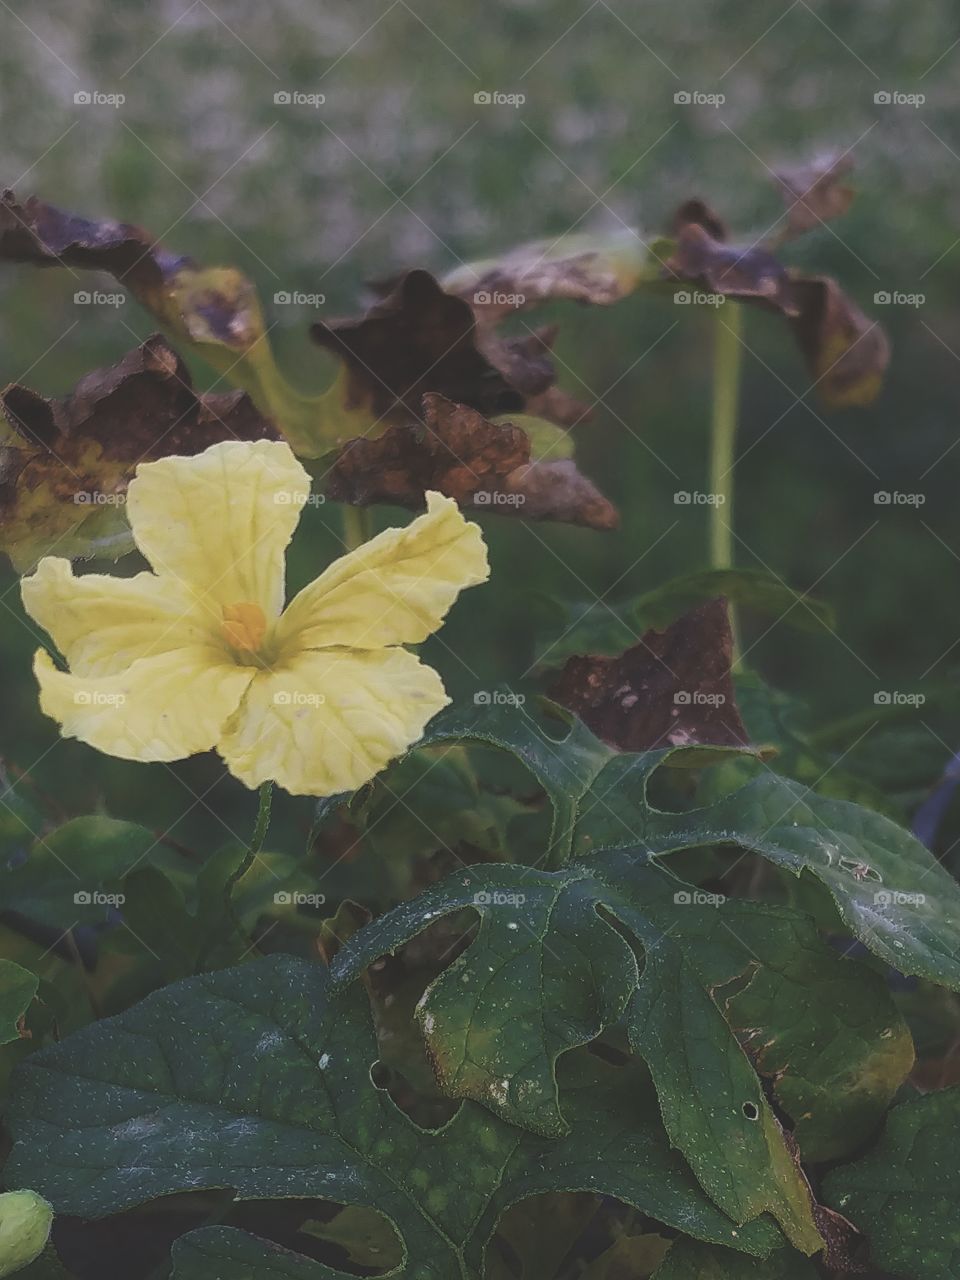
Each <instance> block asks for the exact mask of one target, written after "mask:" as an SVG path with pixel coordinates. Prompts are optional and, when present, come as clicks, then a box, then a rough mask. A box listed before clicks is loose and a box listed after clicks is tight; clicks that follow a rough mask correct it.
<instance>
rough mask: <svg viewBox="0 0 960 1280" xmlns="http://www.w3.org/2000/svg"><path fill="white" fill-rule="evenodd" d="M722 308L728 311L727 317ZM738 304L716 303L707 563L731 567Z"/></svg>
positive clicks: (736, 413)
mask: <svg viewBox="0 0 960 1280" xmlns="http://www.w3.org/2000/svg"><path fill="white" fill-rule="evenodd" d="M725 312H728V313H730V319H729V320H728V319H727V316H726V315H725V314H724V313H725ZM740 321H741V310H740V307H739V306H737V305H736V304H734V306H732V307H718V308H717V319H716V331H715V337H714V347H713V418H712V422H711V429H710V489H709V491H710V493H711V494H713V496H714V501H713V503H712V504H711V506H710V567H711V569H730V568H732V567H733V495H734V486H733V469H734V449H735V447H736V441H737V417H738V414H739V408H740V362H741V353H742V346H741V343H740Z"/></svg>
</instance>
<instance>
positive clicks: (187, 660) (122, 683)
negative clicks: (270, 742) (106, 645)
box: [33, 645, 256, 761]
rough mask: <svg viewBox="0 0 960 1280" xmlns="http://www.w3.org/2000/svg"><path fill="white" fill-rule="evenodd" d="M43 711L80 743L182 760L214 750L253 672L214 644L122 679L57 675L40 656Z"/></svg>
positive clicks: (143, 662)
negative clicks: (199, 752) (234, 661)
mask: <svg viewBox="0 0 960 1280" xmlns="http://www.w3.org/2000/svg"><path fill="white" fill-rule="evenodd" d="M33 669H34V672H35V673H36V677H37V679H38V680H39V682H40V709H41V710H42V711H43V712H44V714H45V715H48V716H50V717H51V718H52V719H54V720H56V721H58V722H59V724H60V732H61V734H62V735H63V737H65V738H79V739H80V741H81V742H85V743H87V745H88V746H91V747H96V748H97V750H98V751H103V752H105V753H106V754H107V755H110V756H120V757H121V759H123V760H144V761H147V760H180V759H183V757H184V756H192V755H195V754H196V752H198V751H209V750H210V749H211V747H213V746H215V745H216V742H217V740H218V739H219V737H220V733H221V730H222V728H223V725H224V723H225V721H226V720H227V719H228V718H229V716H230V715H231V714H232V713H233V712H234V711H236V709H237V707H238V706H239V705H240V702H241V699H242V698H243V695H244V692H245V690H246V688H247V686H248V685H249V684H250V682H251V680H252V679H253V677H254V674H255V671H256V668H254V667H240V666H236V665H234V664H233V663H231V662H229V661H228V660H227V659H226V658H225V657H224V655H223V653H222V652H221V651H219V650H217V649H216V648H214V647H212V646H202V645H191V646H190V647H189V648H183V649H177V650H175V651H173V652H171V653H165V654H160V655H158V656H156V657H152V658H140V659H139V660H138V661H136V662H134V663H133V665H132V666H131V667H129V668H128V670H126V671H124V672H123V673H122V674H120V675H109V676H100V677H96V678H91V677H90V676H76V675H69V674H68V673H67V672H65V671H58V670H57V668H56V667H55V666H54V665H53V662H52V660H51V658H50V655H49V654H48V653H47V652H46V651H45V650H43V649H40V650H39V651H38V652H37V655H36V657H35V659H34V663H33Z"/></svg>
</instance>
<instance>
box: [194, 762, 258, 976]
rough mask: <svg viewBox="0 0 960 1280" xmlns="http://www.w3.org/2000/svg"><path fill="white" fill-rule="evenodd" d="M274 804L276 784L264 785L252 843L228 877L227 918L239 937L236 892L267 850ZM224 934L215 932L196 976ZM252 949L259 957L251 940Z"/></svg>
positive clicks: (202, 953)
mask: <svg viewBox="0 0 960 1280" xmlns="http://www.w3.org/2000/svg"><path fill="white" fill-rule="evenodd" d="M272 804H273V783H272V782H264V783H262V784H261V787H260V793H259V802H258V805H257V820H256V822H255V823H254V824H253V835H252V836H251V837H250V843H249V844H248V845H247V850H246V852H245V853H244V855H243V858H242V859H241V861H240V863H239V865H238V866H237V867H235V868H234V870H233V871H232V872H231V874H230V875H229V876H228V878H227V880H226V882H225V883H224V886H223V914H224V920H229V921H230V923H231V924H232V925H233V927H234V929H236V931H237V933H238V934H239V935H240V936H241V938H242V937H243V936H244V931H243V921H242V920H241V919H240V916H239V914H238V913H237V910H236V908H235V907H234V904H233V889H234V886H235V885H236V884H237V882H238V881H240V880H242V879H243V877H244V876H245V875H246V874H247V872H248V871H249V870H250V868H251V867H252V866H253V864H254V862H255V861H256V859H257V856H258V854H259V853H260V851H261V849H262V848H263V845H264V841H265V840H266V838H267V831H268V830H269V828H270V809H271V806H272ZM221 936H222V934H221V931H220V930H219V929H215V930H212V931H211V933H210V935H209V937H208V938H207V941H206V944H205V946H203V947H202V948H201V951H200V955H199V957H198V958H197V964H196V970H195V972H197V973H200V972H201V970H202V969H203V966H204V964H205V962H206V959H207V956H208V955H209V954H210V952H211V950H212V949H213V947H214V945H215V944H216V943H217V942H219V941H220V938H221ZM250 946H251V949H252V950H253V951H254V952H255V953H256V943H255V942H253V940H252V939H251V940H250Z"/></svg>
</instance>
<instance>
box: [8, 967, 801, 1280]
mask: <svg viewBox="0 0 960 1280" xmlns="http://www.w3.org/2000/svg"><path fill="white" fill-rule="evenodd" d="M341 954H343V953H341ZM338 959H339V957H338ZM581 1056H582V1057H583V1058H586V1059H587V1060H586V1061H580V1062H578V1063H573V1062H571V1063H570V1065H569V1068H568V1069H567V1070H566V1071H565V1073H564V1079H563V1082H562V1087H563V1091H564V1097H565V1100H566V1106H567V1110H568V1111H569V1113H570V1116H571V1133H570V1135H569V1137H568V1138H562V1139H545V1138H540V1137H536V1136H534V1135H530V1134H523V1133H521V1132H520V1131H518V1130H517V1129H516V1128H514V1127H513V1126H511V1125H508V1124H505V1123H504V1122H502V1121H500V1120H498V1119H495V1118H493V1117H491V1115H490V1114H489V1112H487V1111H485V1110H484V1109H483V1108H481V1107H478V1106H476V1105H475V1104H473V1103H465V1104H464V1105H463V1106H462V1107H461V1108H460V1110H459V1111H458V1112H457V1114H456V1115H455V1116H454V1118H453V1119H452V1120H451V1121H450V1122H449V1123H448V1124H447V1125H446V1126H445V1127H444V1128H442V1129H440V1130H436V1131H428V1130H423V1129H420V1128H418V1127H417V1126H416V1125H414V1124H412V1123H411V1122H410V1121H409V1120H408V1119H407V1118H406V1116H404V1115H403V1114H402V1113H401V1112H400V1111H399V1110H398V1109H397V1107H396V1106H395V1104H394V1103H393V1102H392V1101H391V1099H390V1098H389V1097H388V1096H387V1095H386V1094H384V1093H382V1092H380V1091H379V1090H377V1089H375V1088H374V1087H373V1086H372V1084H371V1083H370V1079H369V1071H370V1067H371V1065H372V1064H373V1062H374V1061H375V1060H376V1058H377V1049H376V1041H375V1037H374V1033H373V1027H372V1022H371V1017H370V1012H369V1007H368V1004H367V998H366V995H365V993H364V990H363V988H362V987H361V986H360V985H359V984H356V983H354V984H352V985H350V986H349V987H348V988H347V989H345V990H344V989H338V988H336V987H334V986H333V985H332V984H331V981H330V977H329V972H328V970H327V969H326V967H325V966H323V965H317V964H309V963H306V962H304V961H301V960H296V959H293V958H291V957H284V956H276V957H271V958H269V959H264V960H258V961H255V962H253V963H251V964H248V965H246V966H244V967H242V968H239V969H228V970H223V971H221V972H219V973H217V974H214V975H208V976H205V977H202V978H191V979H188V980H186V981H184V982H181V983H177V984H174V985H173V986H170V987H167V988H165V989H164V990H162V991H159V992H156V993H154V994H152V995H150V996H148V997H147V998H146V999H145V1000H143V1001H142V1002H141V1003H140V1004H138V1005H135V1006H134V1007H133V1008H132V1009H130V1010H128V1011H127V1012H126V1013H124V1014H121V1015H119V1016H118V1017H115V1018H110V1019H106V1020H104V1021H101V1022H98V1023H96V1024H94V1025H92V1026H90V1027H87V1028H85V1029H84V1030H83V1031H80V1032H78V1033H77V1034H75V1035H74V1036H72V1037H69V1038H68V1039H67V1040H65V1041H63V1042H62V1043H61V1044H58V1045H55V1046H52V1047H50V1048H47V1049H44V1050H42V1051H41V1052H40V1053H38V1054H36V1055H34V1056H33V1057H32V1058H31V1059H30V1060H29V1061H28V1062H27V1063H26V1064H25V1065H24V1066H23V1067H21V1068H20V1070H19V1072H18V1074H17V1078H16V1083H15V1089H14V1094H13V1098H12V1100H11V1103H10V1107H9V1109H8V1122H9V1126H10V1128H11V1131H12V1133H13V1135H14V1149H13V1154H12V1157H11V1160H10V1163H9V1164H8V1166H7V1171H6V1181H7V1183H8V1185H12V1186H18V1185H22V1186H25V1185H28V1184H30V1183H33V1184H35V1185H36V1186H37V1188H38V1189H39V1190H40V1191H41V1193H43V1194H45V1195H46V1196H47V1197H48V1198H49V1199H50V1200H51V1202H52V1203H53V1205H54V1207H55V1209H56V1210H57V1211H58V1212H61V1213H67V1214H78V1215H81V1216H84V1217H102V1216H104V1215H107V1214H110V1213H116V1212H121V1211H122V1210H124V1209H125V1208H129V1207H131V1206H133V1205H137V1204H142V1203H144V1202H145V1201H148V1200H152V1199H154V1198H156V1197H158V1196H163V1195H170V1194H173V1193H176V1192H180V1191H187V1190H197V1189H200V1188H213V1187H229V1188H232V1189H233V1190H234V1193H235V1196H236V1198H237V1199H238V1200H241V1201H242V1200H247V1199H267V1198H278V1197H288V1196H296V1197H301V1198H304V1197H316V1196H319V1197H323V1198H324V1199H328V1200H330V1201H333V1202H334V1203H343V1204H347V1205H365V1206H367V1207H370V1208H375V1209H377V1210H378V1211H379V1212H380V1213H382V1214H383V1215H384V1216H385V1217H386V1218H387V1219H388V1221H390V1222H391V1223H392V1224H393V1225H394V1227H395V1228H396V1230H397V1233H398V1235H399V1236H400V1239H401V1241H402V1243H403V1247H404V1251H405V1252H404V1262H403V1263H402V1264H401V1267H400V1269H399V1270H397V1271H396V1272H395V1274H396V1275H397V1276H403V1277H405V1280H413V1278H414V1277H417V1280H434V1278H435V1280H451V1277H454V1276H458V1277H462V1278H464V1280H466V1278H468V1277H469V1278H471V1280H472V1278H473V1277H477V1276H479V1275H480V1274H482V1262H483V1254H484V1251H485V1248H486V1245H487V1242H488V1240H489V1238H490V1236H491V1234H492V1232H493V1231H494V1229H495V1227H496V1224H497V1221H498V1220H499V1218H500V1217H501V1215H502V1214H503V1213H504V1212H505V1210H506V1209H508V1208H510V1207H511V1206H512V1205H513V1204H515V1203H517V1202H519V1201H520V1200H523V1199H525V1198H527V1197H528V1196H530V1195H537V1194H541V1193H543V1192H546V1191H551V1190H555V1189H571V1188H572V1189H580V1190H590V1191H592V1192H594V1193H596V1194H601V1195H610V1196H614V1197H616V1198H618V1199H620V1200H622V1201H623V1202H624V1203H626V1204H629V1205H632V1206H633V1207H635V1208H637V1209H639V1210H640V1211H641V1212H643V1213H645V1214H647V1215H649V1216H650V1217H651V1218H653V1219H655V1220H656V1221H658V1222H662V1223H664V1224H665V1225H666V1226H672V1227H674V1228H675V1229H682V1230H683V1231H684V1232H685V1233H687V1234H689V1235H693V1236H694V1237H696V1238H699V1239H703V1240H706V1241H708V1242H711V1243H715V1244H725V1245H727V1246H729V1247H732V1248H735V1249H738V1250H741V1251H743V1252H745V1253H748V1254H752V1255H754V1256H766V1254H768V1253H769V1252H770V1251H771V1249H773V1248H776V1247H777V1245H778V1242H780V1241H781V1240H782V1237H781V1236H780V1234H779V1232H778V1231H776V1229H775V1228H774V1227H773V1225H772V1224H771V1223H770V1222H769V1220H766V1221H764V1220H760V1221H757V1222H752V1223H749V1224H747V1225H746V1226H744V1227H742V1228H739V1229H738V1228H736V1227H735V1226H734V1225H733V1223H731V1222H730V1220H729V1219H728V1218H726V1217H725V1216H724V1214H722V1213H721V1212H720V1211H719V1210H718V1209H717V1208H716V1207H715V1206H714V1205H713V1204H712V1203H711V1202H710V1200H708V1199H707V1197H706V1196H705V1195H704V1194H703V1192H702V1191H701V1190H700V1188H699V1187H698V1186H697V1183H696V1181H695V1180H694V1179H693V1178H692V1176H691V1174H690V1172H689V1170H688V1168H687V1167H686V1165H685V1163H684V1161H683V1159H682V1158H681V1157H680V1156H679V1154H677V1153H675V1152H672V1151H671V1150H670V1148H669V1145H668V1143H667V1141H666V1138H665V1136H664V1134H663V1130H662V1126H661V1124H660V1119H659V1112H658V1109H657V1104H656V1100H655V1097H654V1095H653V1093H652V1090H651V1089H650V1087H649V1084H648V1083H647V1082H646V1081H645V1079H644V1075H643V1073H642V1071H640V1070H639V1069H638V1068H637V1067H635V1066H629V1065H628V1066H625V1067H622V1068H614V1067H611V1066H608V1065H606V1064H603V1063H600V1062H598V1061H597V1060H596V1059H594V1058H592V1057H591V1055H581ZM228 1234H229V1233H220V1234H218V1236H217V1237H216V1238H215V1239H214V1240H211V1238H210V1237H209V1236H207V1237H205V1244H206V1245H207V1246H209V1245H211V1244H213V1245H216V1247H217V1248H219V1247H220V1245H221V1244H222V1243H223V1240H224V1237H225V1236H227V1235H228ZM232 1238H233V1237H231V1239H232ZM181 1248H182V1246H181ZM212 1256H214V1257H215V1256H216V1254H215V1253H214V1254H213V1255H212ZM227 1256H229V1254H228V1255H227ZM255 1256H256V1255H255V1254H254V1255H253V1258H255ZM262 1256H264V1250H263V1249H261V1257H262ZM253 1258H252V1257H251V1255H250V1253H249V1252H248V1253H247V1255H246V1258H244V1257H243V1256H241V1258H240V1261H241V1262H242V1263H243V1264H244V1265H247V1266H248V1267H249V1268H253V1266H254V1265H255V1262H254V1261H253ZM190 1265H191V1266H192V1265H194V1264H193V1263H191V1264H190ZM181 1274H184V1275H188V1276H189V1275H198V1274H204V1273H203V1272H200V1271H198V1270H197V1269H196V1267H194V1270H193V1271H192V1272H191V1271H189V1270H187V1271H183V1272H182V1273H181ZM206 1274H209V1272H207V1273H206ZM239 1274H240V1275H243V1274H244V1272H243V1270H242V1269H241V1270H240V1271H239ZM254 1274H258V1273H256V1272H254ZM266 1274H268V1275H269V1274H270V1272H269V1271H267V1272H266ZM275 1274H277V1275H279V1276H283V1275H284V1274H290V1275H294V1276H295V1275H297V1274H298V1273H297V1272H295V1271H291V1272H289V1273H285V1272H284V1271H283V1270H280V1271H276V1272H275ZM303 1274H304V1275H307V1276H309V1275H311V1274H316V1275H317V1276H325V1275H329V1276H331V1277H332V1276H341V1275H342V1274H343V1273H341V1272H334V1271H332V1270H330V1269H329V1268H327V1269H326V1270H314V1272H311V1271H310V1270H309V1269H305V1270H304V1271H303Z"/></svg>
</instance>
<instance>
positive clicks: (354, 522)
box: [343, 506, 373, 551]
mask: <svg viewBox="0 0 960 1280" xmlns="http://www.w3.org/2000/svg"><path fill="white" fill-rule="evenodd" d="M372 534H373V520H372V519H371V516H370V508H369V507H351V506H345V507H344V508H343V545H344V547H345V548H346V549H347V551H355V550H356V548H357V547H360V546H362V545H363V544H364V543H365V542H367V541H369V539H370V537H371V536H372Z"/></svg>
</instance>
